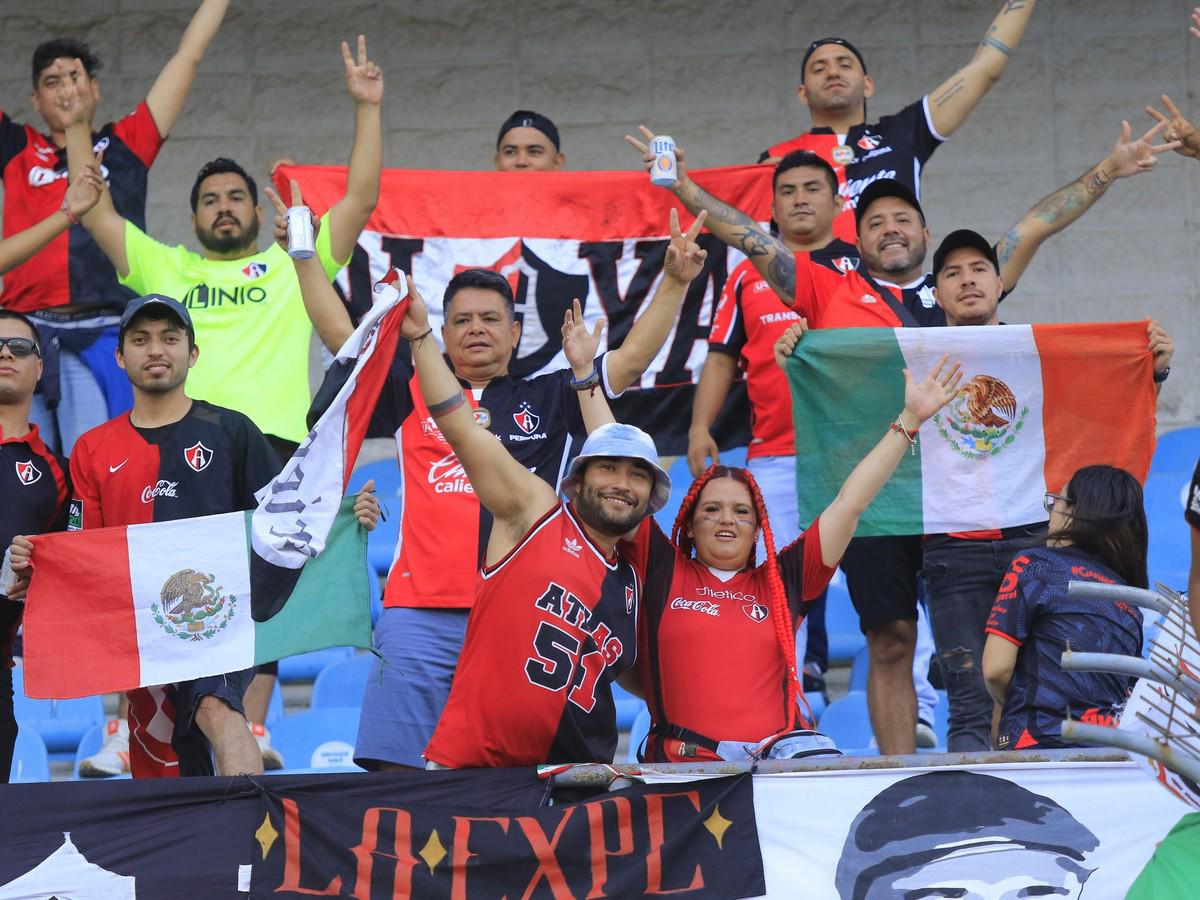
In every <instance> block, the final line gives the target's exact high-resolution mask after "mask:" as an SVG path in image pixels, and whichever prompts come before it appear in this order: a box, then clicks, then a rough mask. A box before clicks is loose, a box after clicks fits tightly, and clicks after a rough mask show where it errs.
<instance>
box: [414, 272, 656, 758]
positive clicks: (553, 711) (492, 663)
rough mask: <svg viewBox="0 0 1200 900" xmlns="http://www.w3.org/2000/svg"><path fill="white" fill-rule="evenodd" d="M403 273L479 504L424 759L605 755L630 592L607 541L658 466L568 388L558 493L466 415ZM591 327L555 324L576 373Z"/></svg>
mask: <svg viewBox="0 0 1200 900" xmlns="http://www.w3.org/2000/svg"><path fill="white" fill-rule="evenodd" d="M408 286H409V291H410V292H411V293H412V305H411V306H410V308H409V310H408V313H407V315H406V316H405V319H404V324H403V331H402V333H403V335H404V337H405V338H407V339H408V341H409V344H410V346H411V348H412V358H413V365H414V367H415V368H416V372H417V380H418V382H419V383H420V386H421V392H422V394H423V395H424V399H425V403H426V404H427V406H428V409H429V413H430V415H431V416H432V417H433V419H434V420H435V421H436V423H437V427H438V429H439V430H440V431H441V433H442V434H443V435H444V437H445V439H446V440H447V441H448V442H449V444H450V446H451V448H452V449H453V451H454V453H455V455H456V456H457V457H458V460H459V462H460V463H461V464H462V466H463V468H464V469H465V470H466V473H467V476H468V477H469V478H470V480H471V484H472V486H473V487H474V491H475V494H476V496H477V497H478V498H479V502H480V503H481V504H482V505H483V506H484V508H486V509H487V510H488V511H489V512H490V513H491V514H492V517H493V524H492V529H491V533H490V535H489V537H488V543H487V550H486V553H485V555H484V560H483V567H482V573H481V574H482V581H481V583H480V585H479V589H478V593H477V595H476V600H475V605H474V607H473V608H472V610H471V616H470V619H469V620H468V622H467V633H466V639H465V641H464V643H463V649H462V655H461V656H460V658H459V665H458V670H457V672H456V674H455V676H454V683H453V685H452V686H451V688H450V698H449V700H448V701H447V702H446V707H445V709H444V710H443V712H442V716H441V719H440V720H439V721H438V725H437V728H436V729H435V730H434V733H433V738H432V739H431V740H430V742H429V745H428V747H427V748H426V751H425V758H426V760H427V761H428V762H429V764H430V765H431V766H443V767H449V768H490V767H500V766H527V765H536V764H539V763H548V762H611V760H612V758H613V754H614V752H615V751H616V747H617V725H616V710H615V704H614V701H613V697H612V682H613V680H615V679H616V677H617V676H618V675H620V674H621V673H622V672H624V671H625V670H627V669H629V668H630V667H631V666H632V665H633V662H634V658H635V656H636V649H637V616H638V601H639V593H640V585H639V582H638V579H637V576H636V575H635V573H634V569H633V567H632V566H631V565H630V563H629V561H628V560H627V559H626V558H625V556H624V555H623V552H622V551H621V550H620V549H619V547H618V545H619V543H620V541H621V539H622V538H623V537H625V536H626V535H628V534H629V533H630V532H632V531H634V530H635V529H636V528H637V527H638V526H639V525H640V524H641V523H642V522H643V521H644V520H645V519H646V518H647V517H648V516H650V515H652V514H653V513H654V512H655V511H657V510H659V509H661V508H662V507H663V505H664V504H665V503H666V502H667V498H668V497H669V496H670V492H671V479H670V478H669V477H668V476H667V473H666V471H665V470H664V469H663V468H662V466H661V465H660V464H659V461H658V452H657V450H656V449H655V447H654V441H653V440H652V439H651V438H650V436H649V435H647V434H646V433H645V432H643V431H641V430H640V429H638V428H635V427H633V426H631V425H621V424H618V423H615V422H613V421H612V420H611V414H610V413H608V406H607V403H606V402H605V400H604V398H603V396H599V395H593V394H592V392H590V391H588V392H581V393H580V395H579V396H580V403H581V406H582V407H583V414H584V419H585V421H586V422H587V424H588V426H589V429H590V431H591V434H590V435H589V437H588V439H587V441H586V442H585V443H584V445H583V450H582V452H581V453H580V454H579V456H577V457H576V458H575V460H574V461H573V462H572V463H571V466H570V468H569V469H568V471H567V474H566V476H565V477H564V478H563V480H562V491H563V494H564V495H565V497H566V500H562V499H560V498H559V496H558V494H556V493H555V490H554V488H553V487H552V486H551V485H549V484H547V483H546V482H545V481H544V480H543V479H542V478H540V477H538V476H537V475H535V474H534V473H532V472H530V471H529V470H528V469H527V468H525V466H523V465H521V464H520V463H519V462H517V460H516V459H514V458H513V456H512V455H511V454H510V453H509V451H508V450H507V449H505V447H504V445H502V444H501V443H500V442H499V441H497V440H496V438H495V437H494V436H493V435H492V434H491V433H490V432H488V431H487V429H485V428H483V427H482V426H481V425H479V424H478V423H477V422H476V420H475V417H474V416H473V415H472V411H471V405H470V403H468V402H467V398H466V396H465V395H464V393H463V388H462V385H461V384H460V383H459V381H458V379H457V378H456V377H455V376H454V373H453V372H451V371H450V368H449V366H447V365H446V362H445V360H444V359H443V357H442V353H441V350H440V349H438V345H437V342H436V341H434V340H433V339H432V329H431V328H430V326H429V318H428V313H427V310H426V307H425V302H424V301H423V300H422V299H421V297H420V295H419V294H418V293H417V291H416V287H415V286H414V285H413V283H412V280H411V278H410V279H409V284H408ZM598 338H599V333H598V332H596V333H595V334H592V333H589V332H588V331H587V329H586V328H585V327H583V326H582V324H581V323H579V324H578V327H575V328H572V329H564V340H563V343H564V349H565V350H566V351H567V357H568V359H570V360H571V361H572V368H576V364H578V366H579V368H581V369H582V370H583V371H582V372H577V373H576V374H577V375H579V374H586V370H587V369H590V367H591V365H592V363H591V360H592V359H593V355H592V354H593V352H594V346H593V345H594V343H595V342H596V341H597V340H598ZM606 419H607V421H605V420H606ZM601 422H603V423H604V424H600V423H601ZM497 687H502V690H500V691H498V690H497Z"/></svg>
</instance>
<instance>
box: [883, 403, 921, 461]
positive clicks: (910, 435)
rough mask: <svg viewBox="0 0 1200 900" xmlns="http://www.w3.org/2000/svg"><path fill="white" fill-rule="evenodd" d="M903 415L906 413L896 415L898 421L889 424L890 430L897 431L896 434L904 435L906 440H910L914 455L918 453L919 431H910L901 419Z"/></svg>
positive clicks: (910, 450)
mask: <svg viewBox="0 0 1200 900" xmlns="http://www.w3.org/2000/svg"><path fill="white" fill-rule="evenodd" d="M903 415H904V413H901V414H900V415H899V416H896V421H895V422H893V423H892V424H891V425H889V426H888V431H894V432H896V434H899V435H902V436H903V437H904V439H905V440H906V441H908V446H909V453H910V454H911V455H913V456H916V455H917V432H915V431H909V430H908V429H907V428H905V427H904V422H903V421H902V419H901V417H902V416H903Z"/></svg>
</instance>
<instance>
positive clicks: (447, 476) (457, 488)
mask: <svg viewBox="0 0 1200 900" xmlns="http://www.w3.org/2000/svg"><path fill="white" fill-rule="evenodd" d="M429 483H430V484H432V485H433V492H434V493H435V494H473V493H475V488H473V487H472V486H471V480H470V479H469V478H467V470H466V469H464V468H463V464H462V463H460V462H459V461H458V457H457V456H455V455H454V454H453V453H447V454H446V455H445V456H443V457H442V458H441V459H438V460H434V461H433V462H431V463H430V464H429Z"/></svg>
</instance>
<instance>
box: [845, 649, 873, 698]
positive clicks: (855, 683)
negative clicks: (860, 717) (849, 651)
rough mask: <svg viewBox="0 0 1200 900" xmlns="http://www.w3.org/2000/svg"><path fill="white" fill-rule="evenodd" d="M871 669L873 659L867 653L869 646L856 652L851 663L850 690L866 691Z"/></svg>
mask: <svg viewBox="0 0 1200 900" xmlns="http://www.w3.org/2000/svg"><path fill="white" fill-rule="evenodd" d="M870 671H871V659H870V657H869V656H868V655H867V648H866V647H863V648H862V649H861V650H859V651H858V652H857V653H855V654H854V660H853V661H852V662H851V663H850V690H852V691H862V692H863V693H866V690H867V675H868V673H869V672H870Z"/></svg>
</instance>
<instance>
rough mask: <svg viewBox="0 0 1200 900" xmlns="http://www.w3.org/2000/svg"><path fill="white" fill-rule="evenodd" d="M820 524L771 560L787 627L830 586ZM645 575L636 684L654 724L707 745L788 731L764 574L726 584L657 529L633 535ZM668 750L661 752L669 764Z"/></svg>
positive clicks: (761, 569) (664, 746)
mask: <svg viewBox="0 0 1200 900" xmlns="http://www.w3.org/2000/svg"><path fill="white" fill-rule="evenodd" d="M820 526H821V520H820V519H817V521H815V522H813V523H812V526H811V527H810V528H808V529H807V530H806V531H805V532H804V534H803V535H802V536H800V537H799V538H797V539H796V540H795V541H793V542H792V543H791V544H789V545H788V546H787V547H785V548H784V549H782V550H780V551H779V552H778V553H777V555H776V560H777V563H778V566H779V574H780V576H781V577H782V579H783V586H784V592H785V594H786V598H787V604H788V608H789V612H790V614H791V619H792V625H793V628H795V627H798V626H799V623H800V622H801V621H802V620H803V618H804V613H805V607H806V604H807V603H808V602H809V601H811V600H814V599H816V598H817V597H818V596H819V595H820V593H821V592H822V591H823V590H825V588H826V586H827V585H828V584H829V579H830V578H832V577H833V573H834V570H835V569H836V568H837V566H836V564H835V565H834V566H827V565H825V563H824V561H823V560H822V559H821V528H820ZM636 547H637V549H636V552H635V553H634V562H635V565H636V566H637V567H638V568H639V571H642V572H645V573H646V576H645V577H646V588H645V597H644V610H645V619H644V624H643V627H642V629H641V631H640V633H639V653H638V669H637V670H638V676H639V679H640V680H641V683H642V688H643V691H644V693H645V696H646V703H647V704H648V705H649V707H650V713H651V718H652V719H653V721H654V722H655V723H659V724H664V725H665V724H671V725H676V726H680V727H683V728H686V729H688V730H689V731H693V732H696V733H698V734H700V735H703V736H705V737H708V738H710V739H711V740H714V741H722V740H732V741H745V742H746V743H751V744H753V743H757V742H758V741H760V740H762V739H763V738H767V737H770V736H771V735H772V734H775V733H776V732H778V731H780V730H781V729H783V728H784V727H785V726H786V725H787V724H788V710H787V708H786V698H787V672H786V669H785V666H784V656H783V650H782V648H780V646H779V639H778V636H777V634H776V631H775V623H774V619H773V617H772V615H771V609H770V603H771V593H770V586H769V579H768V576H767V569H766V565H765V564H763V565H760V566H758V567H756V568H754V569H747V570H743V571H741V572H738V573H736V574H734V575H733V576H732V577H731V578H729V579H728V580H723V579H722V578H721V577H720V576H718V575H717V574H716V573H714V572H713V570H711V569H710V568H708V566H705V565H703V564H702V563H700V562H697V561H696V560H695V559H689V558H685V557H684V556H683V555H682V554H680V552H679V551H678V550H677V549H676V547H675V545H674V544H672V543H671V542H670V541H669V540H668V539H667V536H666V535H665V534H663V532H662V531H661V529H659V528H658V527H657V526H652V527H651V528H649V529H644V530H643V532H639V534H638V538H637V541H636ZM672 743H673V742H672V741H670V740H663V741H661V744H660V747H659V749H660V750H661V752H662V754H663V755H665V756H666V757H668V758H671V759H675V760H677V761H688V759H687V758H684V757H681V756H678V754H675V753H673V752H672V749H671V747H672Z"/></svg>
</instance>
